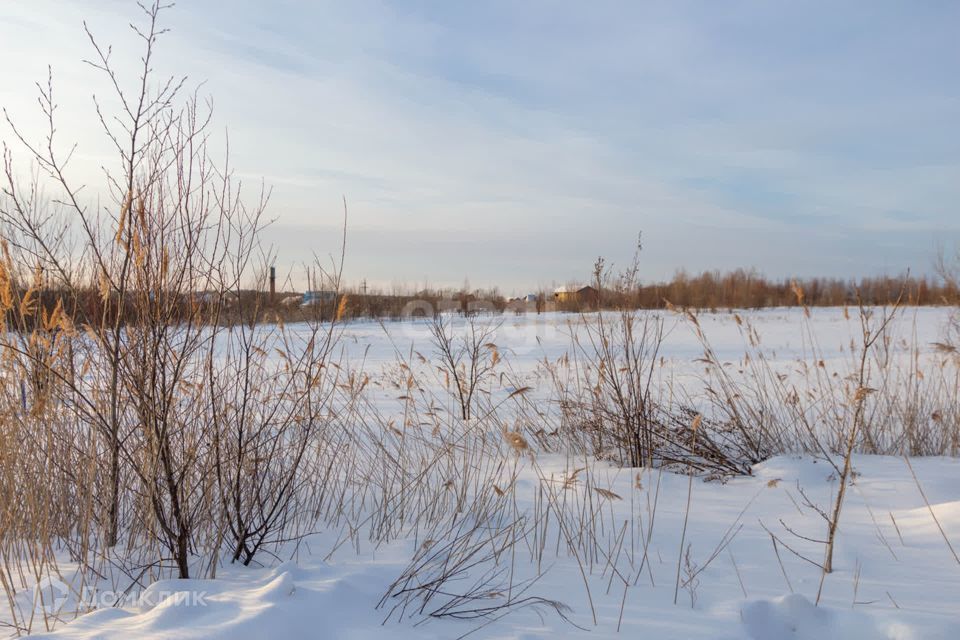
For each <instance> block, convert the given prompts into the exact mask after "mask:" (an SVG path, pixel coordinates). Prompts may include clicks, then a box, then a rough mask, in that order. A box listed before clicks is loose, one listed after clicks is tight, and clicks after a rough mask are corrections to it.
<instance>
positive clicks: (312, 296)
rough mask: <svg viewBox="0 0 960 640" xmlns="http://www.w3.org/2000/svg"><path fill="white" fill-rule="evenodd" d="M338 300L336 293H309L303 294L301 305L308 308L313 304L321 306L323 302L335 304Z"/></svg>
mask: <svg viewBox="0 0 960 640" xmlns="http://www.w3.org/2000/svg"><path fill="white" fill-rule="evenodd" d="M336 299H337V292H336V291H329V290H328V291H307V292H305V293H304V294H303V298H302V300H301V302H300V304H302V305H304V306H308V305H311V304H320V303H322V302H335V301H336Z"/></svg>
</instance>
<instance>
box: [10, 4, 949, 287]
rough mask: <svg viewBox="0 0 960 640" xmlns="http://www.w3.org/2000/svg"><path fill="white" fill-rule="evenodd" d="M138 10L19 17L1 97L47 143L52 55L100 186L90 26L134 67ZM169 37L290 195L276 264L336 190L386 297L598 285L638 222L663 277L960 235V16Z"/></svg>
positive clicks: (903, 255)
mask: <svg viewBox="0 0 960 640" xmlns="http://www.w3.org/2000/svg"><path fill="white" fill-rule="evenodd" d="M139 19H140V14H139V10H138V9H137V7H136V5H135V3H134V2H132V1H128V0H86V1H81V0H58V1H52V0H30V1H27V0H4V1H3V2H0V56H2V59H3V60H4V65H3V81H2V82H0V104H2V105H3V106H4V107H6V108H7V109H8V111H9V113H10V114H11V116H12V117H14V118H15V119H16V120H17V121H18V122H19V123H21V126H22V127H23V128H24V129H25V130H26V131H27V132H28V134H32V135H34V136H40V135H41V129H40V126H41V122H40V120H39V118H38V117H37V116H38V114H37V110H36V108H35V102H34V97H35V90H34V88H33V83H34V82H35V81H37V80H40V79H44V78H45V76H46V68H47V65H48V64H49V65H52V67H53V72H54V77H55V82H56V87H57V96H58V100H57V101H58V103H59V105H60V124H59V131H58V134H59V135H61V136H63V139H64V140H68V139H69V140H73V141H76V142H77V143H78V144H79V147H78V154H77V157H76V159H75V161H74V165H73V167H72V170H73V172H74V174H75V176H76V179H78V180H80V181H83V182H85V183H87V184H89V185H90V187H89V189H88V192H87V193H88V194H92V193H93V192H94V191H95V189H96V184H98V174H97V171H98V167H99V166H100V165H101V164H104V163H109V162H110V160H109V157H108V153H109V147H108V145H107V142H106V141H105V140H104V139H103V137H102V136H101V135H99V134H98V133H97V128H96V126H95V124H96V120H95V114H94V111H93V103H92V100H91V96H92V95H93V94H94V93H97V94H105V93H106V92H107V87H106V86H105V85H104V82H103V78H101V77H100V76H98V75H97V73H96V71H95V70H93V69H91V68H90V67H88V66H85V65H84V64H83V62H82V60H83V58H85V57H89V56H90V55H91V51H90V47H89V43H88V42H87V40H86V36H85V34H84V32H83V26H82V25H83V21H84V20H86V21H87V22H88V24H89V25H90V28H91V29H92V30H93V31H94V32H95V33H96V34H97V36H98V38H99V39H100V40H102V41H103V42H111V43H113V44H114V52H115V53H114V56H115V59H117V60H118V61H123V60H129V61H135V59H136V56H137V55H139V52H138V50H137V49H136V44H135V42H134V41H133V40H132V39H131V36H130V33H129V29H128V28H126V26H125V25H126V23H128V22H130V21H131V20H139ZM165 24H166V26H168V27H169V28H170V30H171V31H170V33H169V34H167V35H165V36H164V38H163V40H161V43H160V48H159V54H158V56H159V57H158V60H157V65H156V66H157V70H158V72H160V73H181V74H186V75H188V76H189V82H190V83H191V84H192V85H196V84H198V83H201V82H202V83H203V85H202V87H201V88H200V92H201V94H202V95H208V96H210V97H211V98H212V100H213V103H214V109H215V118H216V120H215V123H216V124H215V126H216V129H215V131H216V133H217V135H218V136H220V137H221V138H222V135H223V134H224V133H227V132H228V133H229V140H230V148H231V156H232V159H231V163H232V165H233V167H234V169H235V171H236V173H237V174H238V175H239V176H241V177H242V178H243V179H244V181H245V184H246V185H247V186H248V187H250V189H251V193H252V192H253V191H254V190H255V189H256V188H258V186H259V184H260V181H261V179H262V180H264V181H265V182H266V184H267V185H269V186H272V188H273V196H272V200H271V208H270V213H271V215H272V217H274V218H276V222H275V224H274V225H273V226H272V227H271V229H270V230H269V236H268V237H269V240H270V242H272V243H273V244H274V245H275V246H276V247H277V251H278V253H279V259H278V266H280V267H281V269H288V270H290V269H297V265H300V264H302V263H303V261H304V260H307V259H309V257H310V255H311V254H312V253H314V252H316V253H319V254H325V253H327V252H330V251H332V250H335V249H336V244H337V240H338V231H337V225H338V224H339V220H340V215H341V206H342V205H341V199H342V197H344V196H345V197H346V199H347V202H348V204H349V209H350V229H349V241H348V243H349V245H348V254H349V256H348V263H347V275H348V278H349V279H350V280H351V281H354V282H355V281H359V280H360V279H361V278H368V279H369V280H370V281H371V282H374V283H380V284H384V285H389V284H392V283H406V284H411V285H414V284H417V285H418V284H422V283H424V282H427V283H429V284H433V285H439V284H460V283H462V282H463V280H464V279H465V278H469V280H470V282H471V284H473V285H475V286H479V285H489V284H499V285H501V286H502V287H503V288H504V289H505V290H507V291H508V292H509V291H522V290H524V289H525V288H530V287H533V286H536V285H549V284H551V283H555V282H556V283H560V282H565V281H568V280H571V279H574V278H578V277H579V278H584V277H586V276H587V273H588V272H589V269H590V265H591V263H592V261H593V259H594V258H595V257H596V256H597V255H601V254H602V255H605V256H608V258H609V259H610V260H612V261H614V262H615V263H618V264H623V263H624V262H626V261H627V260H628V259H629V257H630V255H631V254H632V250H633V244H634V240H635V237H636V234H637V232H638V231H641V230H642V231H643V234H644V239H645V250H644V254H643V272H642V275H643V277H644V278H645V279H647V280H652V279H660V278H665V277H668V276H670V275H671V274H672V273H673V272H674V271H675V270H676V269H679V268H686V269H687V270H689V271H695V270H700V269H707V268H720V269H727V268H735V267H756V268H757V269H759V270H760V271H763V272H765V273H767V274H769V275H772V276H778V277H779V276H786V275H804V276H809V275H835V276H851V275H861V274H875V273H898V272H900V271H901V270H903V269H905V268H908V267H909V268H912V269H913V270H914V272H928V271H930V269H931V263H932V259H933V256H934V254H935V252H936V250H937V248H938V246H940V245H946V246H948V247H949V246H951V245H952V244H954V243H956V242H957V241H958V239H960V82H958V78H960V3H957V2H953V1H949V0H946V1H936V0H931V1H928V2H915V1H912V0H904V1H903V2H885V1H870V2H868V1H866V0H863V1H861V2H852V1H851V2H834V1H831V2H822V3H821V2H815V1H806V2H778V1H775V0H770V1H757V2H711V1H703V2H640V1H636V2H616V3H614V2H609V3H608V2H582V1H581V2H539V1H536V0H525V1H524V0H504V1H501V2H497V1H491V2H449V1H437V2H412V1H411V2H391V3H387V2H383V3H376V2H366V1H357V2H335V3H334V2H331V3H323V2H292V1H288V2H284V1H279V2H261V1H259V0H232V1H227V0H183V1H181V2H180V3H179V4H178V5H177V6H176V7H175V8H173V9H172V10H170V11H169V12H167V13H166V16H165ZM118 64H120V66H121V69H122V70H124V69H126V70H130V68H131V66H129V65H127V64H126V63H124V62H119V63H118ZM127 79H128V80H130V81H132V80H133V79H134V78H133V77H132V75H131V76H127ZM0 137H2V138H4V139H7V140H9V138H10V136H9V131H8V130H7V129H6V128H5V127H4V128H3V129H2V130H0ZM91 197H92V196H91Z"/></svg>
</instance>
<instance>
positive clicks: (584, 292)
mask: <svg viewBox="0 0 960 640" xmlns="http://www.w3.org/2000/svg"><path fill="white" fill-rule="evenodd" d="M553 299H554V301H556V303H557V304H571V305H574V304H575V305H590V306H594V305H596V304H597V302H598V301H599V300H600V294H599V293H597V290H596V289H594V288H593V287H591V286H589V285H587V286H585V287H557V288H556V289H554V291H553Z"/></svg>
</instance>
